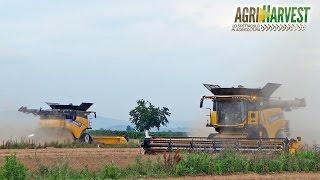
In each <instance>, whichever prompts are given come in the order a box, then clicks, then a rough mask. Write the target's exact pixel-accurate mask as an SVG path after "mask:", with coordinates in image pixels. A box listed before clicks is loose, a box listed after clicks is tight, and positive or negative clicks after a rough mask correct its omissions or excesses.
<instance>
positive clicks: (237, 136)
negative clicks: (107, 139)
mask: <svg viewBox="0 0 320 180" xmlns="http://www.w3.org/2000/svg"><path fill="white" fill-rule="evenodd" d="M204 86H205V87H206V88H207V89H208V90H209V91H211V92H212V93H213V95H212V96H203V97H201V99H200V108H203V104H204V101H205V100H210V101H211V107H210V108H207V109H209V110H210V114H209V117H210V118H209V121H208V124H207V127H213V128H214V129H215V131H216V133H212V134H210V135H209V136H208V137H185V138H178V137H172V138H161V137H147V138H145V140H144V143H143V147H144V150H145V151H146V153H152V152H159V151H172V150H176V149H186V150H196V151H198V150H200V151H220V150H223V149H225V148H235V149H237V150H240V151H256V150H261V151H289V152H291V153H294V152H295V151H297V149H298V146H299V141H300V140H301V138H300V137H298V138H297V139H289V137H290V134H289V122H288V120H286V119H285V118H284V111H290V110H292V109H295V108H299V107H305V106H306V103H305V100H304V99H294V100H280V99H279V98H278V99H275V98H271V97H270V96H271V94H273V92H274V91H275V90H276V89H278V88H279V86H280V84H276V83H268V84H266V85H265V86H264V87H263V88H244V87H243V86H238V87H236V88H233V87H232V88H221V87H220V86H218V85H210V84H204Z"/></svg>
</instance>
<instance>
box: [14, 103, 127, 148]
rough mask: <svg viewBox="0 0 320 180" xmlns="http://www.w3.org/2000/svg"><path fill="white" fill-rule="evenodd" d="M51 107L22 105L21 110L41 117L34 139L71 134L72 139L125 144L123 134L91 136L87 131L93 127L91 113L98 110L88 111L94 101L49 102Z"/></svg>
mask: <svg viewBox="0 0 320 180" xmlns="http://www.w3.org/2000/svg"><path fill="white" fill-rule="evenodd" d="M47 104H48V105H49V106H50V108H51V109H45V110H43V109H28V108H27V107H23V106H22V107H21V108H20V109H19V111H20V112H24V113H27V114H33V115H36V116H39V117H40V121H39V125H40V129H39V131H38V132H35V134H34V135H32V136H34V139H35V140H38V141H41V142H43V141H45V142H46V141H48V140H49V139H50V141H52V139H54V138H52V137H51V136H56V138H55V139H56V140H57V141H59V140H61V139H64V138H65V136H69V137H70V136H71V139H72V140H80V141H82V142H84V143H91V142H97V143H101V144H125V143H127V140H126V139H125V138H124V137H122V136H91V135H90V134H88V133H87V130H88V129H91V126H90V121H89V117H88V116H89V115H90V114H93V115H94V117H95V118H96V112H94V111H88V109H89V108H90V107H91V106H92V104H93V103H82V104H80V105H79V106H77V105H73V104H68V105H62V104H58V103H47Z"/></svg>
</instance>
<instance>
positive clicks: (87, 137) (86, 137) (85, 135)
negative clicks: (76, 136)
mask: <svg viewBox="0 0 320 180" xmlns="http://www.w3.org/2000/svg"><path fill="white" fill-rule="evenodd" d="M80 140H81V141H82V142H84V143H86V144H90V143H91V142H92V137H91V136H90V135H89V134H88V133H83V134H82V135H81V136H80Z"/></svg>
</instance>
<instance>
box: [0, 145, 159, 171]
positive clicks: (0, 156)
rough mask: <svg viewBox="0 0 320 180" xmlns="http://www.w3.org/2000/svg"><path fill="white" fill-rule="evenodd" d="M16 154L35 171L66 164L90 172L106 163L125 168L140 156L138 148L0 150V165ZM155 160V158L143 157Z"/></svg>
mask: <svg viewBox="0 0 320 180" xmlns="http://www.w3.org/2000/svg"><path fill="white" fill-rule="evenodd" d="M10 154H16V156H17V157H18V159H19V160H20V161H21V162H23V163H24V164H25V165H26V166H27V167H28V169H30V170H35V169H37V167H38V165H39V164H43V165H48V166H51V165H54V164H55V163H61V162H67V163H68V164H69V165H70V167H72V168H74V169H83V168H84V167H86V166H87V167H88V168H89V169H90V170H99V169H100V168H102V167H103V166H104V165H106V164H107V163H115V164H116V165H118V166H120V167H126V166H128V165H129V164H131V163H133V162H134V161H135V158H136V157H137V156H138V155H139V154H141V152H140V149H139V148H75V149H71V148H65V149H63V148H47V149H2V150H0V163H1V164H2V163H3V161H4V157H5V156H8V155H10ZM145 158H155V156H143V159H145Z"/></svg>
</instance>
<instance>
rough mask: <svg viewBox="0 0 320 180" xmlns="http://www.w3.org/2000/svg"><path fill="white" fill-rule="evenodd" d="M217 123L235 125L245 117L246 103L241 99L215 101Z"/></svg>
mask: <svg viewBox="0 0 320 180" xmlns="http://www.w3.org/2000/svg"><path fill="white" fill-rule="evenodd" d="M216 108H217V113H218V124H220V125H236V124H240V123H242V122H243V121H244V120H245V119H246V117H247V103H246V102H243V101H216Z"/></svg>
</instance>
